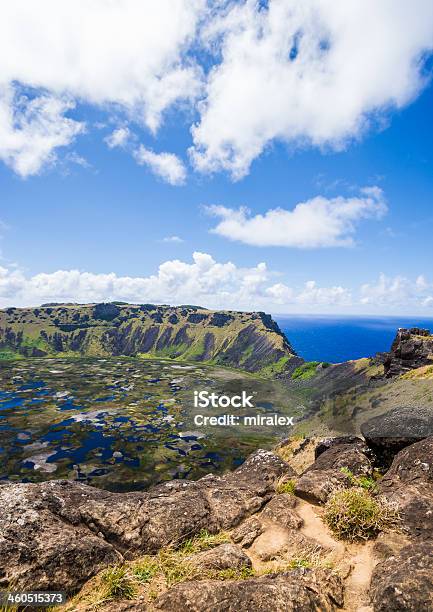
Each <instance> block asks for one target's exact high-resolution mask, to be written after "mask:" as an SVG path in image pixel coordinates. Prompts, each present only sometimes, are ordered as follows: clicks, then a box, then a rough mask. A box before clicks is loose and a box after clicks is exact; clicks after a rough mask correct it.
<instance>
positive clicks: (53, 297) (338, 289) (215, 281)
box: [0, 252, 433, 314]
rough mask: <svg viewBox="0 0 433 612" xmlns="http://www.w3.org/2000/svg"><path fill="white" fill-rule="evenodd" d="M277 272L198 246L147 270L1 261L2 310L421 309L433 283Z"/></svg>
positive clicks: (431, 298)
mask: <svg viewBox="0 0 433 612" xmlns="http://www.w3.org/2000/svg"><path fill="white" fill-rule="evenodd" d="M276 274H277V273H275V272H273V271H271V270H269V268H268V266H267V265H266V263H264V262H261V263H258V264H257V265H255V266H251V267H241V266H237V265H236V264H234V263H233V262H231V261H226V262H218V261H216V260H215V259H214V258H213V257H212V256H211V255H209V254H208V253H201V252H195V253H193V255H192V261H181V260H179V259H172V260H168V261H165V262H164V263H162V264H161V265H160V266H159V267H158V270H157V271H156V273H155V274H151V275H149V276H135V277H133V276H118V275H116V274H114V273H108V274H95V273H92V272H85V271H80V270H58V271H57V272H52V273H49V274H48V273H40V274H35V275H34V276H27V275H26V274H25V273H24V272H23V270H21V269H20V268H18V267H6V266H0V308H5V307H8V306H36V305H39V304H41V303H43V302H83V303H85V302H101V301H111V300H122V301H126V302H133V303H146V302H153V303H162V304H173V305H176V304H200V305H202V306H205V307H207V308H216V309H235V310H267V311H268V312H280V313H289V312H298V313H299V312H301V313H307V312H316V313H324V312H332V313H334V314H335V313H336V312H360V311H363V312H367V311H368V312H376V313H381V312H382V313H383V312H386V313H389V312H406V313H407V312H408V309H409V308H410V309H413V312H414V313H415V312H421V313H423V314H429V313H430V312H431V308H432V307H433V284H432V283H431V282H429V281H427V280H426V279H425V278H424V277H423V276H419V277H418V278H416V279H415V280H410V279H407V278H405V277H401V276H400V277H395V278H388V277H386V276H385V275H381V276H380V277H379V279H378V280H377V281H376V282H374V283H371V284H365V285H362V286H361V287H350V288H349V287H344V286H342V285H338V284H336V285H331V286H328V287H327V286H321V285H319V284H318V283H317V282H316V281H314V280H309V281H307V282H305V283H303V284H301V285H296V286H295V285H289V284H286V283H283V282H275V276H276Z"/></svg>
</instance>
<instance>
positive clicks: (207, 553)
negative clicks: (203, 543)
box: [190, 543, 251, 570]
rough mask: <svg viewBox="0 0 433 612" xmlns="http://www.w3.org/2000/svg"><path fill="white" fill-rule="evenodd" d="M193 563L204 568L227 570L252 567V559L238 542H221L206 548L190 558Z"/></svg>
mask: <svg viewBox="0 0 433 612" xmlns="http://www.w3.org/2000/svg"><path fill="white" fill-rule="evenodd" d="M190 561H191V563H193V564H194V565H197V566H198V567H200V568H202V569H213V570H225V569H241V568H243V567H251V559H250V558H249V557H248V555H247V554H245V552H244V551H243V550H242V548H241V547H240V546H237V545H236V544H230V543H227V544H220V545H219V546H216V547H215V548H211V549H210V550H204V551H203V552H201V553H198V554H196V555H194V556H193V557H192V558H191V559H190Z"/></svg>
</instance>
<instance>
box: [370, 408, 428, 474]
mask: <svg viewBox="0 0 433 612" xmlns="http://www.w3.org/2000/svg"><path fill="white" fill-rule="evenodd" d="M361 433H362V435H363V436H364V438H365V440H366V442H367V444H368V446H369V447H370V448H372V449H373V451H374V452H375V454H376V455H377V457H378V458H379V460H380V463H381V464H382V465H387V466H389V465H390V463H391V461H392V459H393V457H394V455H395V454H396V453H398V452H399V451H400V450H402V449H403V448H405V447H406V446H409V445H410V444H413V443H414V442H418V441H419V440H424V439H425V438H428V437H429V436H432V435H433V410H432V409H431V408H427V407H422V406H407V407H405V406H402V407H399V408H394V409H393V410H391V411H390V412H388V413H386V414H383V415H380V416H377V417H374V418H372V419H370V420H369V421H367V422H366V423H363V424H362V425H361Z"/></svg>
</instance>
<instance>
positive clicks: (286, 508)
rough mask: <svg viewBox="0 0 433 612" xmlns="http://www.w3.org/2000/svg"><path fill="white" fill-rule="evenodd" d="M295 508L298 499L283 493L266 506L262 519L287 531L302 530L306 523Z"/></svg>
mask: <svg viewBox="0 0 433 612" xmlns="http://www.w3.org/2000/svg"><path fill="white" fill-rule="evenodd" d="M295 507H296V497H295V496H294V495H288V494H287V493H282V494H280V495H276V496H275V497H274V498H273V499H271V501H270V502H269V503H267V504H266V506H265V508H264V510H263V512H262V514H261V517H262V518H264V519H267V520H269V521H272V522H274V523H276V524H277V525H279V526H280V527H285V528H286V529H300V527H302V525H303V523H304V521H303V520H302V519H301V517H300V516H299V514H298V513H297V512H296V510H295V509H294V508H295Z"/></svg>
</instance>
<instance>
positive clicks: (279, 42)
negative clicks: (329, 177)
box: [191, 0, 433, 179]
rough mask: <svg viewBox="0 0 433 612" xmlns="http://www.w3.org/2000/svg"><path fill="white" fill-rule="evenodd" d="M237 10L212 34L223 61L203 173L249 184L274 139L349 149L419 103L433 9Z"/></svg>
mask: <svg viewBox="0 0 433 612" xmlns="http://www.w3.org/2000/svg"><path fill="white" fill-rule="evenodd" d="M267 5H268V8H265V7H264V6H263V4H262V3H259V2H256V1H255V0H246V1H245V2H234V3H232V4H231V8H230V10H228V11H227V9H226V8H225V9H223V10H222V11H221V12H220V14H219V16H217V17H214V19H213V20H212V21H210V22H208V24H207V27H206V28H205V29H204V31H203V33H202V37H203V39H204V41H205V42H206V43H207V44H209V47H210V49H212V50H214V51H218V52H219V53H220V54H221V58H222V59H221V61H220V63H219V64H218V65H215V66H214V69H213V70H212V71H211V73H210V77H209V79H208V81H207V84H206V94H205V96H204V99H203V101H202V103H201V106H200V113H201V116H200V120H199V122H198V123H197V124H196V125H195V126H194V127H193V129H192V133H193V139H194V147H193V148H192V149H191V156H192V160H193V162H194V164H195V165H196V167H197V168H198V169H199V170H202V171H205V172H206V171H217V170H228V171H229V172H231V174H232V175H233V177H234V178H235V179H238V178H241V177H242V176H244V175H245V174H246V173H247V172H248V170H249V167H250V164H251V162H252V161H253V160H254V159H255V158H256V157H257V156H259V155H260V154H261V152H262V151H263V150H264V148H265V147H266V145H267V144H268V143H270V142H272V141H273V140H275V139H277V140H281V141H284V142H287V143H290V144H292V145H311V146H317V147H332V148H336V149H340V148H342V147H344V146H345V145H346V144H347V142H348V141H350V140H351V139H354V138H358V137H360V136H361V135H362V134H363V132H364V131H365V130H366V129H367V128H368V127H369V126H370V125H371V124H372V123H374V122H375V121H376V122H377V121H378V120H379V121H380V120H381V119H382V118H383V114H382V113H383V111H386V110H388V109H396V108H397V109H398V108H401V107H403V106H404V105H406V104H407V103H408V102H409V101H411V100H412V99H413V97H414V96H416V95H417V94H418V93H419V91H420V90H421V88H422V87H423V85H424V84H425V79H424V77H423V74H422V67H423V53H424V52H425V51H426V50H431V48H432V44H433V4H432V2H431V1H430V0H417V1H416V2H415V4H413V3H410V2H407V1H406V0H381V1H380V2H377V1H376V0H345V1H344V2H335V0H303V1H302V2H294V1H292V0H270V1H269V2H268V3H267Z"/></svg>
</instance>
